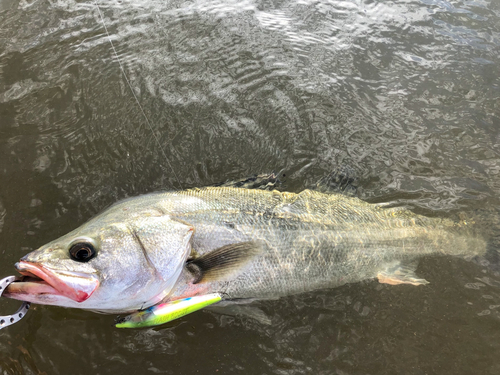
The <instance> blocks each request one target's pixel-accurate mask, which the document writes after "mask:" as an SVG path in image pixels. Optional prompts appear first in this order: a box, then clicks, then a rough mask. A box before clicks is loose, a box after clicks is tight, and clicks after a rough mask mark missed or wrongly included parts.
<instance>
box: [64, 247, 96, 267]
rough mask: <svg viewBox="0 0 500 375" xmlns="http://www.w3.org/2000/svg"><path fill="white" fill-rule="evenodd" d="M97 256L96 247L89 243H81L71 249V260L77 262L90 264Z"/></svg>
mask: <svg viewBox="0 0 500 375" xmlns="http://www.w3.org/2000/svg"><path fill="white" fill-rule="evenodd" d="M96 254H97V252H96V251H95V248H94V246H93V245H91V244H89V243H87V242H79V243H76V244H74V245H73V246H71V247H70V248H69V255H70V256H71V259H73V260H76V261H77V262H88V261H89V260H91V259H92V258H93V257H95V255H96Z"/></svg>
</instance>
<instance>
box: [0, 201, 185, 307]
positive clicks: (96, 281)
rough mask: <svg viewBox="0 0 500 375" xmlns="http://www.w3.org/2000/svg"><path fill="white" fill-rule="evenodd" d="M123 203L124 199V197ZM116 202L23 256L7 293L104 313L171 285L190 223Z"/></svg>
mask: <svg viewBox="0 0 500 375" xmlns="http://www.w3.org/2000/svg"><path fill="white" fill-rule="evenodd" d="M125 203H126V202H125ZM128 208H129V207H128V206H127V205H126V204H121V205H120V204H119V205H115V206H114V207H112V208H111V209H109V210H108V211H105V212H104V213H103V214H101V215H99V216H98V217H96V218H94V219H92V220H90V221H89V222H87V223H86V224H84V225H82V226H81V227H80V228H78V229H76V230H74V231H72V232H70V233H68V234H67V235H65V236H62V237H60V238H59V239H57V240H55V241H52V242H50V243H48V244H46V245H44V246H42V247H41V248H39V249H38V250H35V251H33V252H31V253H29V254H27V255H26V256H24V257H23V258H22V259H21V260H20V261H19V262H18V263H16V268H17V270H18V271H19V272H20V273H21V274H22V275H24V278H23V279H22V281H20V282H15V283H12V284H10V285H9V287H8V288H7V289H6V291H5V292H4V296H6V297H9V298H14V299H19V300H23V301H28V302H33V303H38V304H46V305H57V306H64V307H76V308H82V309H90V310H94V311H100V312H105V313H115V312H116V313H119V312H129V311H135V310H138V309H142V308H146V307H148V306H151V305H153V304H156V303H158V302H160V301H161V300H162V299H164V298H165V297H166V296H167V295H168V293H169V292H170V290H171V289H172V288H173V287H174V285H175V283H176V282H177V279H178V278H179V276H180V274H181V271H182V269H183V267H184V265H185V263H186V259H187V257H188V255H189V254H190V252H191V241H190V239H191V236H192V234H193V231H194V230H193V228H192V227H191V226H189V225H188V224H185V223H182V222H179V221H177V220H175V219H172V218H171V217H170V216H168V215H165V214H164V213H162V212H160V211H157V210H151V209H148V208H145V209H138V210H137V209H135V210H129V209H128Z"/></svg>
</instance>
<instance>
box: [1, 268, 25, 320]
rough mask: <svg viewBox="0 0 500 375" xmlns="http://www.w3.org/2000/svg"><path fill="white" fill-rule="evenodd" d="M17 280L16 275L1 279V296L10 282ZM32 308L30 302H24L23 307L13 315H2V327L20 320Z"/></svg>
mask: <svg viewBox="0 0 500 375" xmlns="http://www.w3.org/2000/svg"><path fill="white" fill-rule="evenodd" d="M15 280H16V277H15V276H9V277H6V278H5V279H2V280H0V296H1V295H2V293H3V292H4V290H5V289H6V288H7V287H8V286H9V284H11V283H13V282H14V281H15ZM29 308H30V303H29V302H23V304H22V305H21V307H20V308H19V309H18V310H17V311H16V312H15V313H14V314H12V315H5V316H0V329H2V328H5V327H8V326H10V325H12V324H14V323H17V322H18V321H20V320H21V319H22V318H24V316H25V315H26V313H27V312H28V309H29Z"/></svg>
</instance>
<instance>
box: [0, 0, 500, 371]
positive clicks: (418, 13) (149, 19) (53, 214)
mask: <svg viewBox="0 0 500 375" xmlns="http://www.w3.org/2000/svg"><path fill="white" fill-rule="evenodd" d="M99 7H100V10H101V12H102V14H103V17H104V23H105V25H106V27H107V28H108V30H109V35H110V39H111V40H112V42H113V44H114V46H115V48H116V52H117V54H118V56H119V59H120V61H121V63H122V64H123V68H124V70H125V72H126V75H127V77H128V79H129V81H130V85H131V86H132V88H133V91H134V93H135V95H136V96H137V99H138V101H139V102H140V105H141V106H142V108H143V110H144V113H145V115H146V117H147V119H148V120H149V122H150V125H151V128H152V129H151V128H150V127H149V125H148V123H147V121H146V120H145V117H144V116H143V114H142V112H141V108H140V107H139V106H138V104H137V102H136V100H135V99H134V96H133V95H132V92H131V90H130V88H129V87H128V85H127V82H126V80H125V79H124V76H123V75H122V73H121V71H120V66H119V64H118V62H117V59H116V57H115V55H114V53H113V49H112V47H111V44H110V41H109V38H108V36H107V35H106V33H105V30H104V26H103V23H102V21H101V18H100V16H99V11H98V9H97V7H96V4H95V3H93V2H81V1H73V0H67V1H65V0H59V1H47V0H37V1H31V0H27V1H25V0H21V1H19V0H0V171H1V174H0V177H1V178H0V256H1V263H0V276H7V275H10V274H13V270H14V268H13V264H14V263H15V262H16V261H17V260H18V259H19V258H20V257H21V256H22V255H24V254H25V253H27V252H28V251H30V250H32V249H34V248H36V247H38V246H40V245H41V244H44V243H45V242H48V241H49V240H52V239H54V238H55V237H58V236H59V235H62V234H64V233H66V232H68V231H69V230H71V229H73V228H75V227H76V226H78V225H79V224H81V223H82V222H84V221H85V220H87V219H88V218H90V217H92V216H93V215H95V214H96V213H97V212H99V211H100V210H101V209H103V208H105V207H106V206H108V205H110V204H111V203H113V202H115V201H116V200H118V199H120V198H124V197H128V196H133V195H137V194H141V193H145V192H150V191H155V190H161V189H178V188H180V187H183V188H188V187H193V186H205V185H210V184H214V183H218V182H222V181H225V180H227V179H236V178H242V177H245V176H249V175H251V174H254V173H262V172H269V171H282V172H283V173H284V174H285V175H286V178H284V181H285V182H284V184H285V187H286V189H288V190H291V191H300V190H301V189H304V188H306V187H310V186H312V185H314V183H315V182H316V181H318V180H319V179H320V178H321V177H323V176H324V175H326V174H327V173H329V172H330V171H332V170H334V169H335V168H336V167H338V166H347V167H349V168H351V169H353V170H354V171H355V174H356V176H357V185H358V195H359V196H360V197H361V198H362V199H365V200H368V201H372V202H375V201H376V202H384V201H386V202H397V204H401V205H408V206H410V207H412V208H413V209H414V210H416V211H418V212H419V213H424V214H427V215H443V216H447V215H454V214H457V213H458V212H460V211H463V212H466V213H472V212H480V211H481V210H483V209H485V208H491V207H493V208H497V207H500V201H499V199H498V198H497V197H498V195H499V192H500V142H499V141H500V78H499V77H500V2H498V1H496V0H490V1H481V0H477V1H465V0H464V1H444V0H420V1H418V0H415V1H409V0H408V1H402V0H401V1H400V0H398V1H394V2H386V1H344V2H341V1H326V0H319V1H250V0H249V1H232V0H229V1H209V0H197V1H196V0H195V1H175V0H171V1H164V0H148V1H140V0H138V1H109V2H103V1H101V2H99ZM153 133H154V134H155V135H156V137H157V138H158V140H159V144H161V147H160V146H159V144H158V142H157V141H156V140H155V137H154V135H153ZM167 159H168V162H167ZM418 274H419V275H420V276H422V277H425V278H426V279H427V280H429V281H430V282H431V284H429V285H428V286H425V287H418V288H417V287H412V286H389V285H381V284H378V283H377V282H376V281H367V282H363V283H360V284H355V285H347V286H344V287H341V288H337V289H333V290H326V291H317V292H313V293H309V294H306V295H301V296H293V297H288V298H284V299H281V300H278V301H266V302H263V303H261V304H260V307H261V308H262V309H263V310H264V311H265V312H266V314H268V315H269V317H270V318H271V319H272V322H273V323H272V325H264V324H261V323H259V322H257V321H254V320H252V319H250V318H248V317H245V316H236V317H234V316H226V315H218V314H215V313H211V312H205V311H202V312H198V313H196V314H192V315H189V316H186V317H184V318H182V319H180V320H178V321H175V322H173V323H172V324H169V325H166V326H164V327H160V328H157V329H151V330H132V331H125V330H123V331H122V330H118V329H115V328H113V327H111V324H112V323H113V319H114V317H113V316H103V315H97V314H93V313H89V312H83V311H77V310H69V309H63V308H55V307H44V306H37V307H32V311H30V312H29V314H28V316H27V317H26V319H24V320H23V321H22V322H20V323H19V324H17V325H14V326H12V327H10V328H8V329H4V330H1V331H0V373H2V374H9V375H10V374H38V373H40V374H41V373H46V374H69V373H72V374H137V373H144V374H146V373H166V374H177V373H180V374H192V373H193V374H195V373H217V374H234V373H245V374H302V373H314V374H342V375H343V374H498V373H500V361H499V358H500V277H499V276H498V275H495V274H493V273H491V272H489V271H487V270H486V269H485V268H484V267H481V266H479V265H477V264H475V263H473V262H467V261H464V260H461V259H452V258H437V257H431V258H426V259H424V260H423V262H422V263H421V265H420V267H419V269H418ZM16 306H17V303H15V302H12V301H2V304H1V305H0V308H1V309H2V311H1V313H2V314H6V313H8V312H10V310H13V309H15V307H16ZM7 310H9V311H7Z"/></svg>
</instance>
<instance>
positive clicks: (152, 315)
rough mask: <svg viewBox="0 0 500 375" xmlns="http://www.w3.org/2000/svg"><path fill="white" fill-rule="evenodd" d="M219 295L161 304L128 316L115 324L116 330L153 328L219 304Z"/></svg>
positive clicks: (213, 294) (214, 294)
mask: <svg viewBox="0 0 500 375" xmlns="http://www.w3.org/2000/svg"><path fill="white" fill-rule="evenodd" d="M221 299H222V296H221V295H220V294H219V293H212V294H205V295H202V296H194V297H188V298H183V299H178V300H175V301H172V302H167V303H162V304H160V305H155V306H151V307H149V308H147V309H146V310H142V311H138V312H136V313H133V314H131V315H128V316H126V317H124V318H122V319H121V320H119V321H118V322H117V323H116V325H115V326H116V327H117V328H142V327H153V326H157V325H160V324H164V323H167V322H170V321H172V320H175V319H178V318H180V317H182V316H184V315H187V314H190V313H192V312H194V311H197V310H200V309H202V308H204V307H206V306H209V305H212V304H214V303H217V302H219V301H220V300H221Z"/></svg>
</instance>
